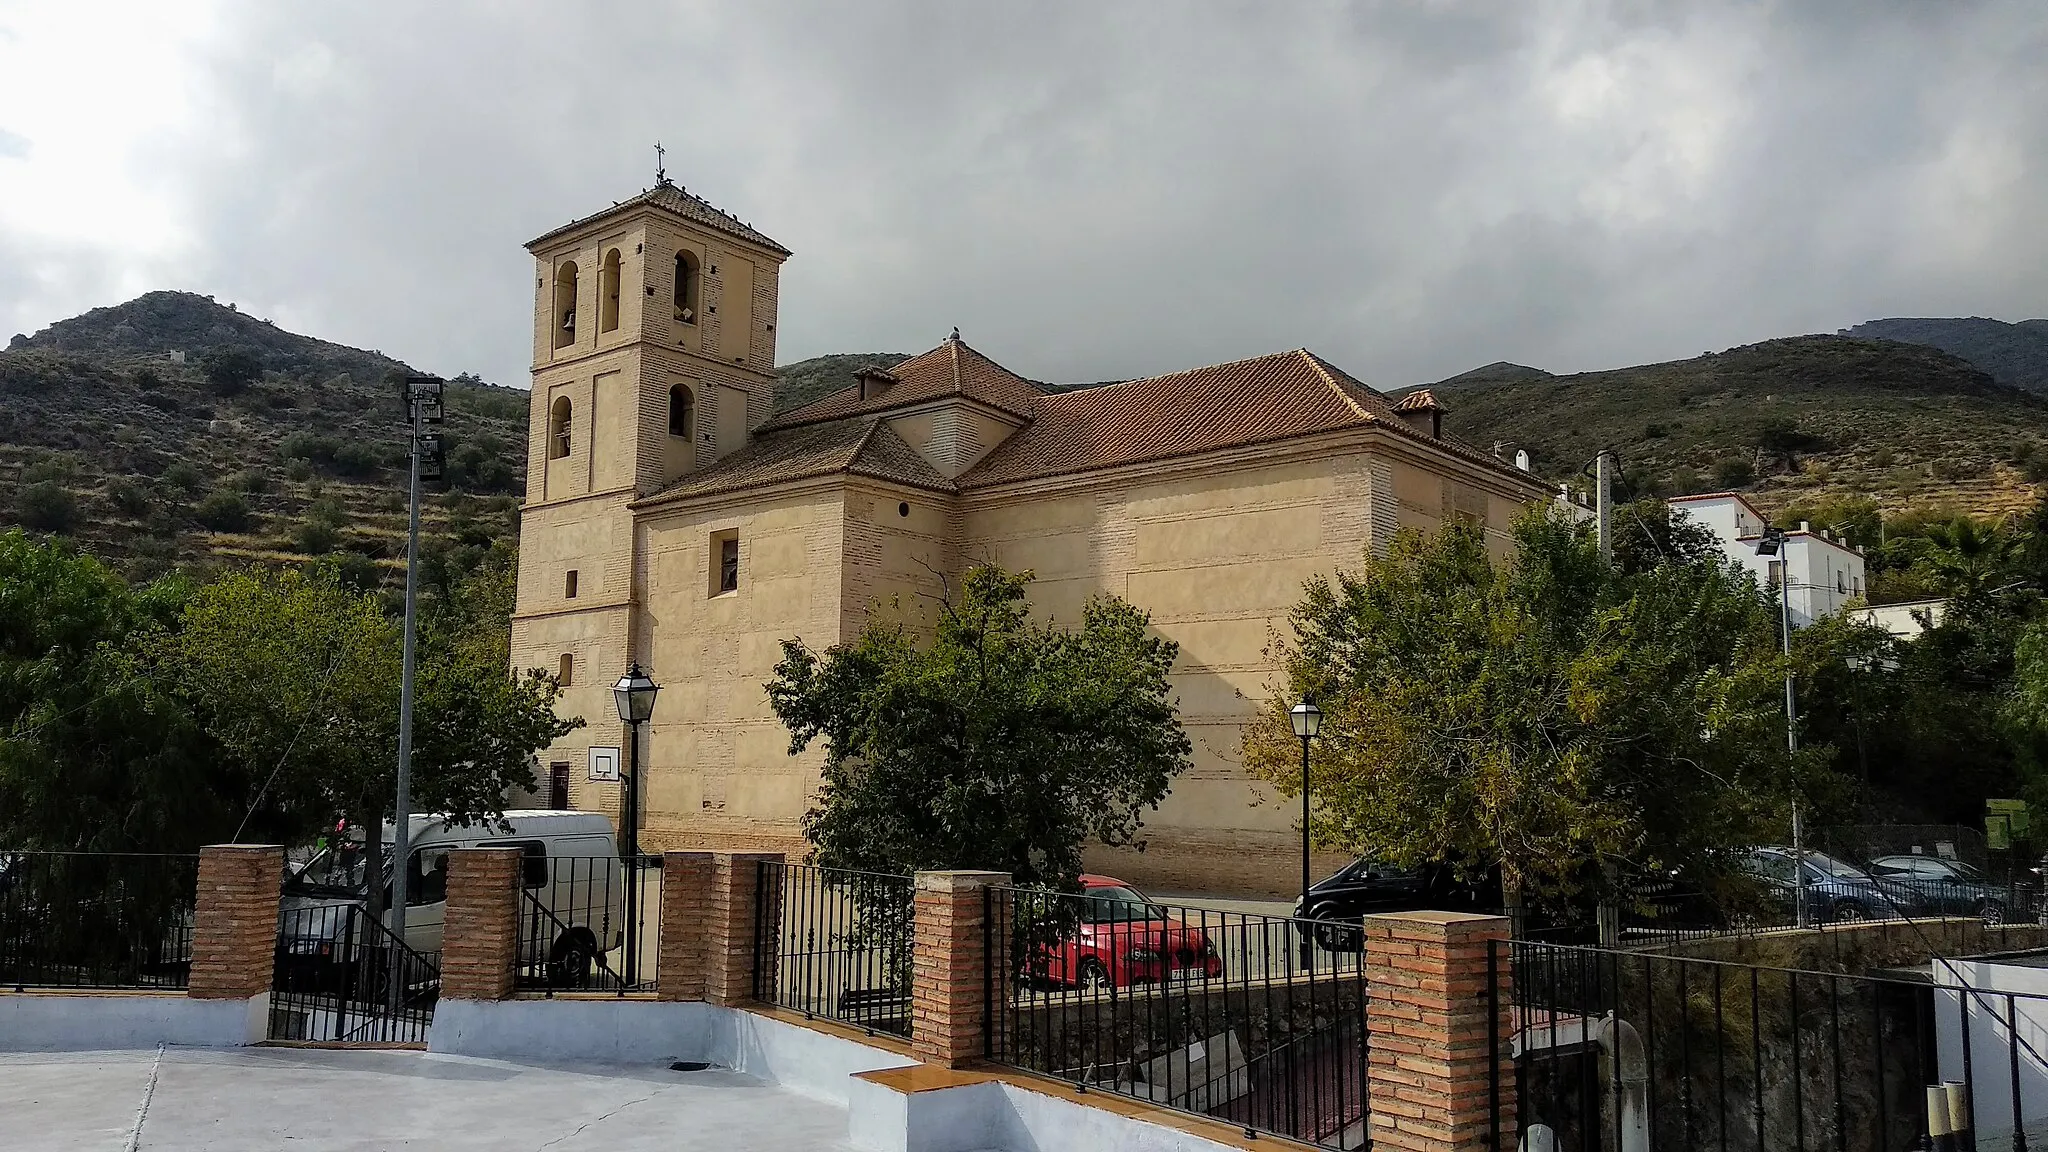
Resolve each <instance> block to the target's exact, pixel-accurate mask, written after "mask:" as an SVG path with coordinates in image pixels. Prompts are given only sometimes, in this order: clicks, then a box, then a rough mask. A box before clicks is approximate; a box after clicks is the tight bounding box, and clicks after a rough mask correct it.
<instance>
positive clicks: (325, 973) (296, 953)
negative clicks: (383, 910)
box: [269, 901, 441, 1044]
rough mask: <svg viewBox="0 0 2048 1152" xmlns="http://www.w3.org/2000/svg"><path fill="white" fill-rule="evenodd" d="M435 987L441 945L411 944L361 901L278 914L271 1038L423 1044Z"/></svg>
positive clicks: (425, 931)
mask: <svg viewBox="0 0 2048 1152" xmlns="http://www.w3.org/2000/svg"><path fill="white" fill-rule="evenodd" d="M420 927H421V928H422V935H428V934H437V933H434V932H433V931H432V929H429V928H428V926H426V925H421V926H420ZM408 931H410V926H409V927H408ZM440 994H441V953H440V951H439V950H438V949H432V950H422V949H416V948H412V947H408V946H407V945H406V944H405V943H404V942H403V941H401V940H400V939H398V937H397V936H396V935H395V934H394V933H393V932H392V931H391V929H390V928H388V927H386V926H385V925H384V924H383V923H382V922H381V921H379V920H378V919H377V918H376V917H374V916H372V915H370V914H369V912H368V911H367V910H366V909H364V908H363V906H362V905H361V904H358V903H354V902H346V901H339V902H330V903H307V904H300V905H296V906H293V907H288V908H284V909H282V910H280V912H279V913H278V925H277V953H276V956H275V959H274V966H273V968H272V971H271V993H270V1031H269V1035H270V1039H272V1040H294V1041H314V1042H323V1043H338V1044H422V1043H425V1042H426V1039H427V1029H428V1028H429V1027H430V1026H431V1025H432V1024H433V1021H434V1004H435V1002H436V1001H437V1000H438V999H439V998H440Z"/></svg>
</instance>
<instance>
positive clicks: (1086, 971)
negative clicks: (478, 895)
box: [1080, 960, 1113, 992]
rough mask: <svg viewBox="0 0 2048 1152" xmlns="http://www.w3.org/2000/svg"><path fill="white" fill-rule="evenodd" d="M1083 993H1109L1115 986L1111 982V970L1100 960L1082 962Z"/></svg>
mask: <svg viewBox="0 0 2048 1152" xmlns="http://www.w3.org/2000/svg"><path fill="white" fill-rule="evenodd" d="M1080 983H1081V991H1083V992H1107V991H1109V990H1110V989H1111V988H1112V987H1113V985H1112V984H1111V983H1110V980H1109V969H1107V968H1104V967H1103V966H1102V961H1100V960H1083V961H1081V981H1080Z"/></svg>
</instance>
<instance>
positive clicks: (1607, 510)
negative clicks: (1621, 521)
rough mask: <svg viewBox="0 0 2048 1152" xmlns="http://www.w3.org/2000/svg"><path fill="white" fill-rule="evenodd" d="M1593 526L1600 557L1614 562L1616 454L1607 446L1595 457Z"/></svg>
mask: <svg viewBox="0 0 2048 1152" xmlns="http://www.w3.org/2000/svg"><path fill="white" fill-rule="evenodd" d="M1593 526H1594V533H1595V539H1597V540H1598V541H1599V543H1600V559H1601V560H1603V561H1605V562H1606V563H1609V564H1612V563H1614V456H1613V454H1612V453H1610V452H1608V451H1607V449H1605V448H1602V449H1601V450H1600V455H1598V456H1595V457H1594V458H1593Z"/></svg>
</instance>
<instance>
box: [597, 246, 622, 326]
mask: <svg viewBox="0 0 2048 1152" xmlns="http://www.w3.org/2000/svg"><path fill="white" fill-rule="evenodd" d="M619 264H620V259H619V250H618V249H617V248H614V249H612V250H611V251H609V252H606V253H605V254H604V264H603V265H601V266H600V268H599V270H598V276H597V290H598V309H597V330H598V332H599V333H600V334H602V333H606V332H616V331H618V330H619Z"/></svg>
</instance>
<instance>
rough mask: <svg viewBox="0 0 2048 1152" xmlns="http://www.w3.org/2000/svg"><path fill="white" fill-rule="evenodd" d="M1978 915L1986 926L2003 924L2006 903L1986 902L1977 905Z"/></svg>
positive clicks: (2000, 901)
mask: <svg viewBox="0 0 2048 1152" xmlns="http://www.w3.org/2000/svg"><path fill="white" fill-rule="evenodd" d="M1977 915H1978V917H1979V918H1981V919H1982V920H1983V921H1984V922H1985V923H1986V924H2003V923H2005V902H2004V901H2002V900H1986V901H1984V902H1983V903H1982V904H1979V905H1977Z"/></svg>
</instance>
